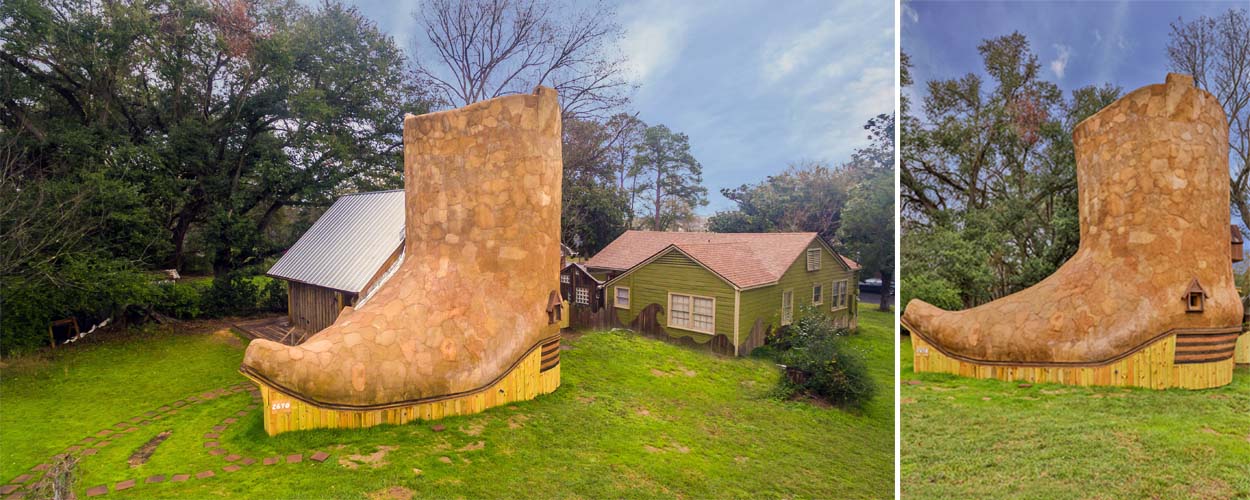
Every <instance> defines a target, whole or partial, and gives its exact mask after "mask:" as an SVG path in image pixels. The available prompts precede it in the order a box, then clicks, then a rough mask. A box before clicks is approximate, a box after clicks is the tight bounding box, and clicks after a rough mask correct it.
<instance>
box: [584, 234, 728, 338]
mask: <svg viewBox="0 0 1250 500" xmlns="http://www.w3.org/2000/svg"><path fill="white" fill-rule="evenodd" d="M618 286H627V287H629V289H630V307H629V309H617V310H616V311H617V317H618V318H620V320H621V322H622V323H625V324H627V325H628V324H629V322H631V321H633V320H634V318H636V317H638V314H639V313H640V312H641V311H642V310H643V308H645V307H647V306H648V305H650V304H660V305H661V306H663V307H664V309H665V310H666V311H667V310H668V294H669V292H672V293H680V294H687V295H698V296H702V297H712V298H715V299H716V333H723V334H725V335H727V336H729V338H730V339H732V338H733V335H734V325H733V323H734V320H733V317H734V316H733V315H734V289H733V287H731V286H730V285H729V284H728V283H726V282H725V281H724V280H722V279H721V278H720V277H718V276H716V275H715V274H712V272H711V271H708V270H707V269H706V268H704V267H703V266H701V265H699V264H698V263H696V262H694V261H693V260H690V258H689V257H686V256H685V255H684V254H682V253H681V252H678V251H676V250H670V251H669V252H668V253H666V254H664V255H662V256H660V257H659V258H658V259H656V260H654V261H652V262H651V263H650V264H647V265H645V266H642V267H641V268H639V269H636V270H634V272H632V273H629V274H628V275H625V276H624V277H622V278H621V279H620V280H619V281H616V282H615V283H612V284H611V285H608V286H607V287H605V288H606V289H605V290H604V293H605V300H604V303H605V304H606V305H607V306H608V307H616V305H615V302H616V291H615V288H616V287H618ZM659 321H660V324H661V325H665V329H666V330H667V331H668V333H669V334H670V335H672V336H675V337H690V338H691V339H693V340H695V341H696V342H706V341H708V340H711V335H708V334H703V333H699V332H694V331H689V330H682V329H680V328H670V327H668V326H667V325H668V317H667V315H665V314H660V315H659Z"/></svg>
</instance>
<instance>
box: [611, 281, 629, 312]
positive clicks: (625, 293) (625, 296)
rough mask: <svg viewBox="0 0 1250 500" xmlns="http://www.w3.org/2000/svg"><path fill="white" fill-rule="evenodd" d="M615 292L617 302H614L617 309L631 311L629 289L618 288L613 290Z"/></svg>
mask: <svg viewBox="0 0 1250 500" xmlns="http://www.w3.org/2000/svg"><path fill="white" fill-rule="evenodd" d="M613 290H616V292H615V293H616V300H615V301H613V302H615V304H616V308H617V309H629V287H624V286H618V287H616V288H613Z"/></svg>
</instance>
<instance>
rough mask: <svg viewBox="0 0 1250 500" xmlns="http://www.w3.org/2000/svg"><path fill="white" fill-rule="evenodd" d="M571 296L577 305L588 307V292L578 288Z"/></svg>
mask: <svg viewBox="0 0 1250 500" xmlns="http://www.w3.org/2000/svg"><path fill="white" fill-rule="evenodd" d="M573 296H574V298H576V299H577V303H578V304H581V305H584V306H585V305H590V290H587V289H585V288H582V287H580V286H579V287H577V290H574V292H573Z"/></svg>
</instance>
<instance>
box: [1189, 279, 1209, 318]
mask: <svg viewBox="0 0 1250 500" xmlns="http://www.w3.org/2000/svg"><path fill="white" fill-rule="evenodd" d="M1206 298H1207V292H1206V291H1205V290H1203V289H1202V285H1201V284H1199V283H1198V280H1197V279H1194V280H1193V281H1191V282H1189V290H1187V291H1186V292H1185V312H1202V307H1203V305H1204V303H1205V302H1206Z"/></svg>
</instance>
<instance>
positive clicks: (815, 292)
mask: <svg viewBox="0 0 1250 500" xmlns="http://www.w3.org/2000/svg"><path fill="white" fill-rule="evenodd" d="M824 288H825V287H823V286H821V285H812V305H814V306H818V305H821V304H824V303H825V297H824V292H825V290H824Z"/></svg>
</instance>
